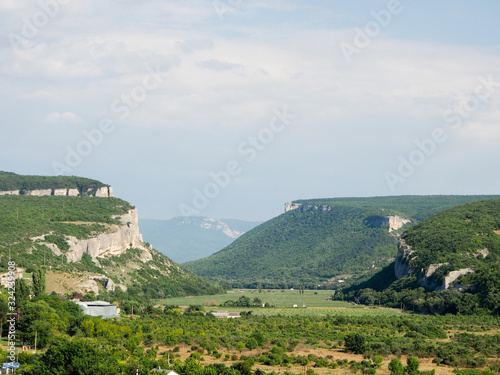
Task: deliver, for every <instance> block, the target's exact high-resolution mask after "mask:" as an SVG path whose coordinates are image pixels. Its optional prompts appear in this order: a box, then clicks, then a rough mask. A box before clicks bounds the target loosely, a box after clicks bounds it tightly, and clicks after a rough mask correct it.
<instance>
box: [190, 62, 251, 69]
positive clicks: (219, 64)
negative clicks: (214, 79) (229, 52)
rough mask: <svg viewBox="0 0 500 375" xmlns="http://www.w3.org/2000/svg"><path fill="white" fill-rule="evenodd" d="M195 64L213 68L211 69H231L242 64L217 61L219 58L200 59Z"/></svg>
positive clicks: (240, 66)
mask: <svg viewBox="0 0 500 375" xmlns="http://www.w3.org/2000/svg"><path fill="white" fill-rule="evenodd" d="M197 65H198V66H200V67H202V68H206V69H213V70H233V69H237V68H242V67H243V65H241V64H233V63H229V62H225V61H219V60H206V61H201V62H199V63H198V64H197Z"/></svg>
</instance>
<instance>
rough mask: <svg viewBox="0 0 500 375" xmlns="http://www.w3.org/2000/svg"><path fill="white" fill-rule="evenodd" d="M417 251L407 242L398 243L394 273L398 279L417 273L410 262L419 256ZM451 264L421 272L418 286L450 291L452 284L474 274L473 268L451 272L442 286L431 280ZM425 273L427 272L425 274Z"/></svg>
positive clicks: (439, 264)
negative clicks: (460, 278)
mask: <svg viewBox="0 0 500 375" xmlns="http://www.w3.org/2000/svg"><path fill="white" fill-rule="evenodd" d="M415 254H416V251H415V250H413V249H412V247H411V246H409V245H408V244H407V243H406V242H405V240H403V239H400V240H399V243H398V255H397V257H396V262H395V263H394V273H395V275H396V277H397V278H398V279H401V278H402V277H404V276H410V275H412V274H413V273H414V272H415V271H414V270H413V269H411V268H410V262H411V260H412V259H415V258H416V257H417V256H418V255H415ZM448 264H450V263H437V264H431V265H429V267H428V268H427V269H426V270H424V269H422V270H421V271H420V275H419V278H418V284H419V285H420V286H422V287H425V288H429V289H434V290H441V289H449V288H450V287H452V286H451V284H452V283H453V282H455V281H456V280H457V279H458V278H459V277H460V276H463V275H467V274H469V273H473V272H474V270H473V269H471V268H463V269H460V270H455V271H450V272H449V273H448V274H447V275H446V276H445V277H444V278H443V282H442V284H441V285H439V284H437V283H436V282H435V281H433V280H431V278H432V276H433V275H434V274H435V273H436V271H437V270H438V269H439V268H441V267H442V266H444V265H448ZM424 271H425V272H424ZM453 287H456V288H457V289H466V287H464V286H462V285H457V286H453Z"/></svg>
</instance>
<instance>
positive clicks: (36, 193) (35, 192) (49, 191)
mask: <svg viewBox="0 0 500 375" xmlns="http://www.w3.org/2000/svg"><path fill="white" fill-rule="evenodd" d="M52 191H53V189H41V190H25V191H23V195H32V196H35V197H42V196H44V195H53V194H52Z"/></svg>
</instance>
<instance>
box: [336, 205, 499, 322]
mask: <svg viewBox="0 0 500 375" xmlns="http://www.w3.org/2000/svg"><path fill="white" fill-rule="evenodd" d="M402 239H403V240H404V241H405V243H406V244H407V245H408V246H409V247H410V248H409V249H410V250H411V253H410V254H409V255H408V256H407V257H406V258H403V257H404V254H403V253H402V252H400V253H399V254H398V258H397V259H396V264H399V265H408V272H407V273H406V274H405V275H404V276H403V277H401V279H400V280H395V273H394V265H393V266H391V267H388V268H386V269H385V270H384V271H383V272H381V273H379V274H377V275H375V276H373V277H372V278H371V279H369V280H365V281H364V282H363V283H361V284H359V285H355V286H353V287H351V288H347V289H345V290H343V291H342V293H339V294H338V295H337V298H347V299H350V300H356V301H359V302H361V303H367V304H370V303H373V302H375V301H378V302H379V303H382V304H386V305H388V306H398V305H402V304H404V305H405V306H406V307H407V308H410V309H414V310H416V311H421V312H440V313H446V312H451V313H457V312H461V313H467V312H469V313H472V312H478V311H479V310H480V309H486V310H488V311H494V312H497V313H498V312H500V199H492V200H485V201H480V202H473V203H468V204H464V205H461V206H458V207H454V208H452V209H449V210H447V211H444V212H440V213H438V214H436V215H434V216H432V217H431V218H429V219H428V220H426V221H424V222H423V223H420V224H418V225H416V226H414V227H412V228H411V229H409V230H408V231H406V232H405V233H403V235H402ZM458 270H466V272H464V275H462V276H460V277H458V278H456V279H454V280H453V279H452V278H449V276H450V273H451V272H453V271H458ZM446 278H447V279H448V281H450V283H449V284H444V283H443V281H444V280H445V279H446ZM391 281H392V283H391ZM445 288H447V289H445Z"/></svg>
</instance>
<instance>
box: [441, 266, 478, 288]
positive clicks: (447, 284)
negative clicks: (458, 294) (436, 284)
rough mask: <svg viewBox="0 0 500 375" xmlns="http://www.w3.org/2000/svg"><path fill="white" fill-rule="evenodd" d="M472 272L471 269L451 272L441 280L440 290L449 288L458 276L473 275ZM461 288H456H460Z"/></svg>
mask: <svg viewBox="0 0 500 375" xmlns="http://www.w3.org/2000/svg"><path fill="white" fill-rule="evenodd" d="M473 272H474V270H473V269H471V268H462V269H461V270H457V271H451V272H450V273H449V274H448V275H447V276H445V278H444V280H443V285H442V286H441V288H442V289H448V288H450V286H451V284H452V283H453V282H454V281H455V280H457V279H458V278H459V277H460V276H464V275H468V274H469V273H473ZM460 287H461V286H458V288H460Z"/></svg>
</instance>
